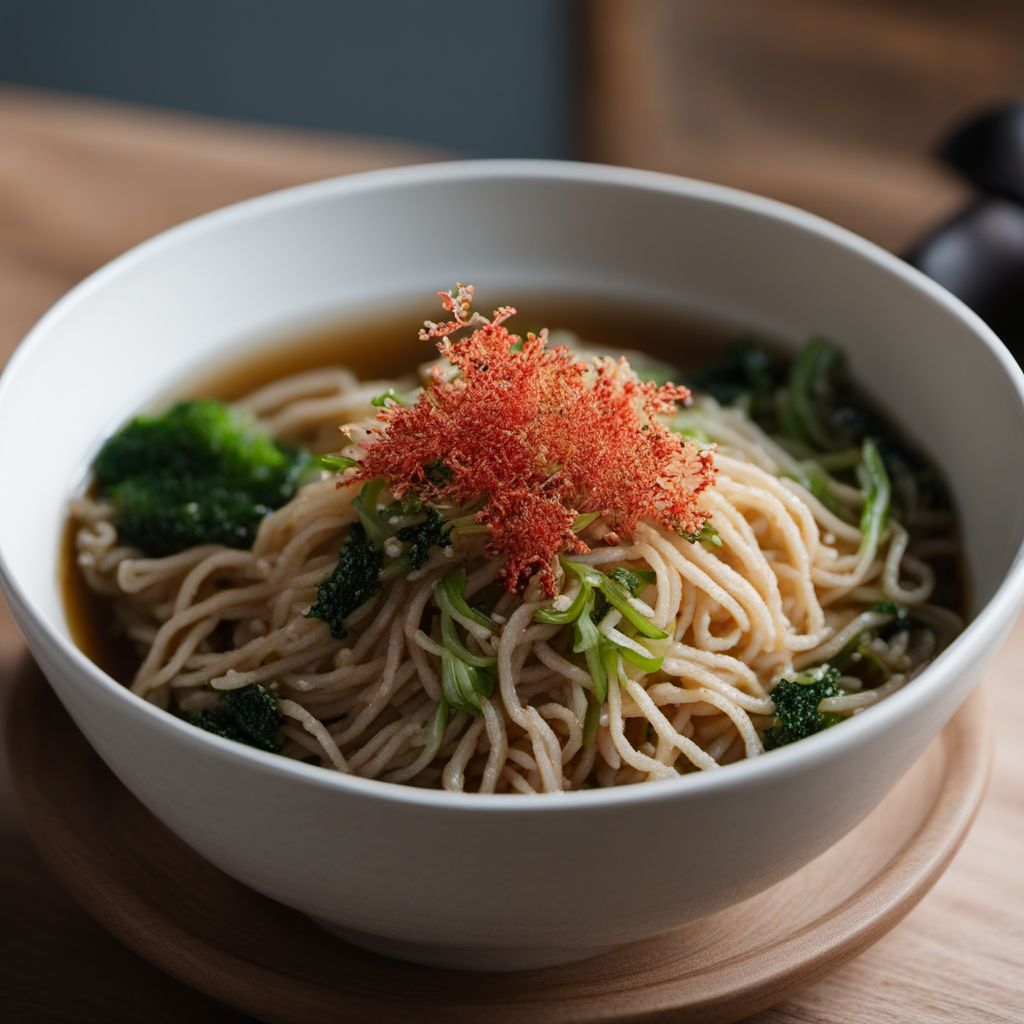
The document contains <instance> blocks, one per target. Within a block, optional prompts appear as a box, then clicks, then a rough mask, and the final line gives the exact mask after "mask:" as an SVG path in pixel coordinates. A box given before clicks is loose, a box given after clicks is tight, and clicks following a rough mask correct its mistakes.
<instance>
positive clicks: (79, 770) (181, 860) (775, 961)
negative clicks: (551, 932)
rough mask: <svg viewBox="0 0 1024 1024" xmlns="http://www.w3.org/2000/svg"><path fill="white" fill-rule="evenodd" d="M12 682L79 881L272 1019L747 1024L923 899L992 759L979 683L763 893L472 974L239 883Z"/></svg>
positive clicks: (19, 764) (25, 680)
mask: <svg viewBox="0 0 1024 1024" xmlns="http://www.w3.org/2000/svg"><path fill="white" fill-rule="evenodd" d="M14 690H15V692H14V696H13V698H12V703H11V723H12V725H13V728H12V729H11V732H10V736H9V749H10V755H11V767H12V771H13V776H14V781H15V785H16V788H17V791H18V794H19V796H20V797H21V800H22V803H23V806H24V807H25V810H26V816H27V820H28V826H29V829H30V832H31V834H32V836H33V838H34V839H35V841H36V845H37V847H38V849H39V850H40V852H41V853H42V854H43V856H44V858H45V859H46V861H47V862H48V863H49V864H50V865H51V866H52V868H53V869H54V871H55V873H56V874H57V875H58V877H59V878H60V879H61V880H62V881H63V882H64V884H65V885H66V886H67V888H68V890H69V891H70V892H72V893H73V894H74V895H75V897H76V898H77V899H78V900H79V902H80V903H81V904H82V905H83V906H84V907H85V908H86V909H87V910H88V911H89V912H90V913H91V914H92V915H93V916H94V917H95V918H96V919H97V920H98V921H100V922H101V923H102V924H104V925H106V927H108V928H109V929H110V931H111V932H113V934H115V935H116V936H117V937H119V938H121V939H122V940H123V941H124V942H125V943H126V944H127V945H128V946H130V947H131V948H132V949H135V950H137V951H138V952H140V953H141V954H142V955H143V956H145V957H146V958H147V959H149V960H151V961H152V962H153V963H155V964H157V965H159V966H160V967H162V968H164V969H165V970H167V971H168V972H169V973H171V974H173V975H174V976H175V977H178V978H180V979H182V980H183V981H185V982H187V983H188V984H190V985H192V986H194V987H195V988H198V989H201V990H202V991H204V992H207V993H209V994H210V995H213V996H216V997H218V998H220V999H223V1000H224V1001H225V1002H227V1003H229V1004H231V1005H233V1006H236V1007H238V1008H240V1009H243V1010H246V1011H248V1012H251V1013H254V1014H256V1015H257V1016H259V1017H261V1018H263V1019H266V1020H268V1021H272V1022H274V1024H332V1022H334V1021H338V1020H344V1021H346V1022H347V1024H375V1022H377V1021H386V1022H387V1024H418V1022H420V1021H422V1020H429V1021H431V1022H432V1024H473V1022H474V1021H477V1020H481V1019H486V1020H487V1021H488V1022H489V1024H686V1022H694V1024H731V1022H733V1021H736V1020H739V1019H741V1018H743V1017H747V1016H749V1014H750V1013H752V1012H756V1011H757V1010H760V1009H762V1008H763V1007H765V1006H770V1005H772V1004H773V1003H777V1002H779V1001H780V999H782V998H783V997H784V996H785V995H787V994H788V993H789V992H791V991H793V990H794V989H797V988H799V987H801V986H802V985H805V984H807V983H808V982H809V981H812V980H815V979H817V978H819V977H822V976H824V975H825V974H827V973H828V972H829V971H831V970H834V969H835V968H836V967H838V966H839V965H840V964H842V963H844V962H845V961H847V960H849V959H850V958H851V957H854V956H856V954H857V953H858V952H860V951H861V950H862V949H863V948H865V947H866V946H868V945H869V944H870V943H872V942H874V941H876V940H877V939H878V938H879V937H880V936H881V935H882V934H884V933H885V932H887V931H888V930H889V929H890V928H891V927H892V926H893V925H895V924H896V923H897V922H898V921H899V920H901V919H902V918H903V917H904V916H905V915H906V914H907V913H908V912H909V911H910V910H911V909H912V908H913V906H914V905H915V904H916V903H917V902H918V900H919V899H920V898H921V897H922V896H923V895H925V893H927V891H928V890H929V889H930V888H931V886H932V885H933V884H934V882H935V880H936V879H937V878H938V877H939V875H940V874H941V872H942V871H943V870H944V869H945V867H946V865H947V864H948V863H949V860H950V859H951V857H952V856H953V854H954V853H955V852H956V850H957V849H958V848H959V846H960V843H961V842H962V840H963V837H964V835H965V834H966V832H967V829H968V828H969V827H970V823H971V821H972V820H973V819H974V815H975V813H976V812H977V809H978V806H979V805H980V803H981V800H982V797H983V796H984V792H985V786H986V783H987V780H988V769H989V762H990V755H991V749H990V748H991V730H990V726H989V716H988V713H987V710H986V708H985V705H984V698H983V695H982V694H980V693H976V694H974V695H973V696H972V697H971V699H970V700H969V701H968V702H967V703H966V704H965V706H964V707H963V708H962V709H961V710H960V712H959V714H957V715H956V717H955V718H954V719H953V721H952V722H951V723H950V724H949V725H948V726H947V727H946V729H945V730H944V731H943V733H942V735H941V736H940V737H939V738H938V739H937V740H936V741H935V742H934V743H933V744H932V745H931V746H930V747H929V749H928V751H927V752H926V753H925V754H924V755H923V756H922V757H921V759H920V760H919V761H918V762H917V763H916V764H915V765H914V767H913V768H912V770H911V771H910V772H908V774H907V775H906V776H905V777H904V778H903V779H902V780H901V781H900V782H899V783H898V785H897V786H896V787H895V789H894V790H893V791H892V793H890V794H889V795H888V796H887V797H886V799H885V800H884V801H883V802H882V803H881V804H880V805H879V806H878V807H877V808H875V810H874V811H872V813H871V814H870V815H868V817H867V818H866V819H865V820H864V821H863V822H861V824H860V825H858V826H857V828H856V829H854V831H853V832H851V833H850V834H849V835H847V836H846V837H845V838H843V839H842V840H840V842H838V843H837V844H836V845H835V846H833V847H832V848H831V849H830V850H828V851H827V852H826V853H825V854H823V855H822V856H820V857H818V858H817V859H816V860H815V861H814V862H813V863H811V864H809V865H807V866H806V867H805V868H803V869H802V870H800V871H798V872H797V873H796V874H795V875H792V876H790V877H789V878H787V879H785V880H784V881H782V882H780V883H779V884H777V885H775V886H773V887H772V888H770V889H768V890H767V891H766V892H763V893H761V894H760V895H758V896H755V897H753V898H752V899H750V900H747V901H745V902H743V903H741V904H739V905H738V906H735V907H731V908H729V909H728V910H725V911H723V912H722V913H719V914H715V915H713V916H711V917H708V918H705V919H704V920H703V921H701V922H699V923H697V924H695V925H693V926H691V927H690V928H684V929H682V930H681V931H678V932H675V933H672V934H670V935H666V936H662V937H661V938H658V939H653V940H650V941H648V942H642V943H637V944H636V945H633V946H628V947H625V948H622V949H618V950H615V951H614V952H612V953H608V954H605V955H604V956H600V957H596V958H594V959H592V960H588V961H585V962H582V963H576V964H567V965H565V966H562V967H555V968H551V969H549V970H538V971H529V972H518V973H509V974H466V973H462V972H457V971H445V970H439V969H431V968H422V967H417V966H414V965H411V964H403V963H399V962H397V961H394V960H389V959H387V958H385V957H382V956H377V955H375V954H372V953H368V952H365V951H363V950H361V949H358V948H357V947H355V946H352V945H349V944H348V943H345V942H342V941H341V940H340V939H337V938H335V937H334V936H333V935H330V934H328V933H327V932H325V931H324V930H323V929H321V928H319V927H317V926H316V925H314V924H313V923H312V922H311V921H309V920H308V919H307V918H305V917H303V916H302V915H301V914H298V913H295V912H294V911H291V910H288V909H287V908H285V907H283V906H281V905H280V904H277V903H274V902H272V901H271V900H268V899H265V898H264V897H262V896H259V895H258V894H257V893H255V892H253V891H251V890H250V889H247V888H246V887H245V886H243V885H240V884H239V883H237V882H234V881H232V880H231V879H230V878H228V877H227V876H226V875H224V874H223V873H222V872H220V871H218V870H217V869H216V868H214V867H213V866H212V865H210V864H208V863H206V862H205V861H204V860H203V859H202V858H201V857H199V856H197V855H196V854H195V853H193V852H192V851H191V850H190V849H189V848H188V847H187V846H186V845H185V844H184V843H182V842H181V841H180V840H178V839H177V838H176V837H175V836H174V835H172V834H171V833H170V832H169V831H168V830H167V829H165V828H164V827H163V826H162V825H160V823H159V822H158V821H156V819H154V818H153V816H152V815H151V814H149V812H148V811H146V809H145V808H144V807H143V806H142V804H140V803H139V801H138V800H136V799H135V798H134V797H132V796H131V794H130V793H129V792H128V791H127V790H126V789H125V788H124V787H123V786H122V785H120V783H118V781H117V780H116V779H115V777H114V775H113V774H112V773H111V772H110V771H109V769H107V768H106V767H105V766H104V764H103V762H102V761H101V760H100V759H99V757H98V756H97V755H96V754H95V753H94V752H93V751H92V749H91V748H90V747H89V745H88V743H87V742H86V741H85V739H84V738H83V737H82V736H81V734H80V733H79V732H78V731H77V729H76V728H75V726H74V724H73V723H72V722H71V720H70V718H69V717H68V716H67V715H66V714H65V713H64V712H63V710H62V709H61V707H60V705H59V703H58V701H57V699H56V697H55V696H54V695H53V693H52V692H51V691H50V689H49V687H48V686H47V685H46V682H45V680H44V679H43V677H42V675H41V673H40V672H39V670H38V669H37V668H36V666H35V665H34V663H32V661H31V660H30V659H27V658H26V659H25V660H24V661H23V662H22V663H21V665H20V667H19V672H18V676H17V679H16V682H15V684H14Z"/></svg>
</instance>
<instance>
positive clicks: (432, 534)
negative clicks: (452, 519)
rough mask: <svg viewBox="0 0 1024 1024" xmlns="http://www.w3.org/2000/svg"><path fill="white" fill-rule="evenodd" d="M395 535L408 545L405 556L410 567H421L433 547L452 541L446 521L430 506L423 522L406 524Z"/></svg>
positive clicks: (446, 544) (439, 546) (443, 545)
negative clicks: (449, 537) (446, 528)
mask: <svg viewBox="0 0 1024 1024" xmlns="http://www.w3.org/2000/svg"><path fill="white" fill-rule="evenodd" d="M395 536H396V537H397V538H398V539H399V540H400V541H401V542H402V543H403V544H405V545H406V552H405V556H404V557H406V558H408V560H409V568H410V569H419V568H420V567H421V566H423V564H424V563H425V562H426V560H427V558H428V556H429V555H430V549H431V548H443V547H447V546H448V544H449V543H450V541H449V539H448V532H447V531H446V530H445V521H444V519H443V518H442V517H441V515H440V513H438V512H437V510H436V509H432V508H428V509H427V517H426V519H424V520H423V522H422V523H416V524H414V525H412V526H405V527H403V528H402V529H401V530H399V531H398V533H396V534H395Z"/></svg>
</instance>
